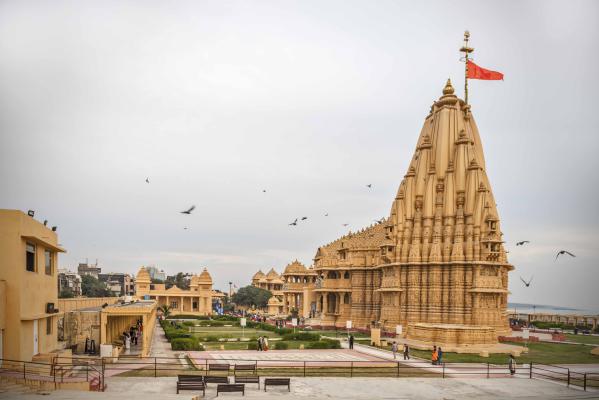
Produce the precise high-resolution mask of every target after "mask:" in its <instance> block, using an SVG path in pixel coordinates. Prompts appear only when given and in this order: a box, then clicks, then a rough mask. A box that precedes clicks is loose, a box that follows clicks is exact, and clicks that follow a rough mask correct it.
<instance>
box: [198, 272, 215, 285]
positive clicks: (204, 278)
mask: <svg viewBox="0 0 599 400" xmlns="http://www.w3.org/2000/svg"><path fill="white" fill-rule="evenodd" d="M198 283H212V277H211V276H210V273H209V272H208V270H207V269H206V268H204V270H203V271H202V273H201V274H200V276H199V277H198Z"/></svg>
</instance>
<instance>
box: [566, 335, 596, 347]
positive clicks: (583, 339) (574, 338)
mask: <svg viewBox="0 0 599 400" xmlns="http://www.w3.org/2000/svg"><path fill="white" fill-rule="evenodd" d="M566 339H567V340H569V341H571V342H576V343H583V344H596V345H599V336H591V335H581V334H578V335H573V334H571V333H566Z"/></svg>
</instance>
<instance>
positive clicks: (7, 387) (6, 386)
mask: <svg viewBox="0 0 599 400" xmlns="http://www.w3.org/2000/svg"><path fill="white" fill-rule="evenodd" d="M29 393H47V391H45V390H40V388H38V387H30V386H27V385H25V384H22V383H17V382H14V381H13V380H10V379H6V378H0V396H6V395H17V394H29Z"/></svg>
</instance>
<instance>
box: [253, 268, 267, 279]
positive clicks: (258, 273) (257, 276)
mask: <svg viewBox="0 0 599 400" xmlns="http://www.w3.org/2000/svg"><path fill="white" fill-rule="evenodd" d="M264 277H266V275H264V272H262V270H260V269H259V270H258V272H256V273H255V274H254V276H252V280H257V279H261V278H264Z"/></svg>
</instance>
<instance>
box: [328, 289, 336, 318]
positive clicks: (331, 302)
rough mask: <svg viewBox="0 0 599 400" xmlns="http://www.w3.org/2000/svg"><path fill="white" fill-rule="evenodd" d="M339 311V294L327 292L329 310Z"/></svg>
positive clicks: (332, 312) (332, 311) (331, 312)
mask: <svg viewBox="0 0 599 400" xmlns="http://www.w3.org/2000/svg"><path fill="white" fill-rule="evenodd" d="M336 311H337V295H336V294H335V293H329V294H327V312H328V313H329V314H334V313H335V312H336Z"/></svg>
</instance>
